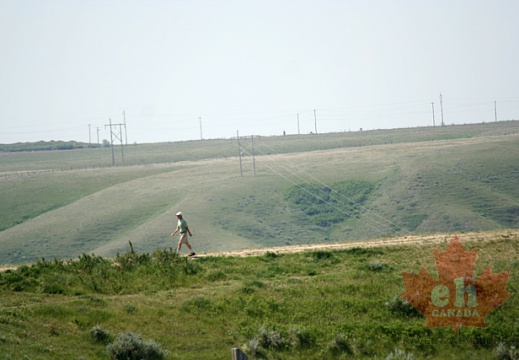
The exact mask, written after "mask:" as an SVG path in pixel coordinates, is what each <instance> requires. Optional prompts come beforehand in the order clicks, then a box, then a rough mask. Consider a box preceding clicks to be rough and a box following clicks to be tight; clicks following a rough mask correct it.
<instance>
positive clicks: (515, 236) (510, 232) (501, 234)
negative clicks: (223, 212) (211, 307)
mask: <svg viewBox="0 0 519 360" xmlns="http://www.w3.org/2000/svg"><path fill="white" fill-rule="evenodd" d="M454 235H456V234H432V235H409V236H402V237H394V238H384V239H375V240H368V241H356V242H344V243H332V244H305V245H291V246H276V247H269V248H258V249H243V250H234V251H223V252H213V253H200V254H197V257H202V256H230V257H243V256H261V255H265V254H266V253H267V252H272V253H276V254H292V253H299V252H303V251H316V250H342V249H351V248H356V247H357V248H368V247H379V246H398V245H401V246H405V245H422V244H437V243H442V242H448V241H450V240H451V239H452V237H453V236H454ZM458 236H459V238H460V240H461V242H462V243H463V242H468V241H471V242H472V241H490V240H495V239H500V238H507V239H509V240H512V241H513V240H519V229H507V230H501V231H486V232H472V233H464V234H458ZM16 268H17V267H16V266H0V272H2V271H6V270H15V269H16Z"/></svg>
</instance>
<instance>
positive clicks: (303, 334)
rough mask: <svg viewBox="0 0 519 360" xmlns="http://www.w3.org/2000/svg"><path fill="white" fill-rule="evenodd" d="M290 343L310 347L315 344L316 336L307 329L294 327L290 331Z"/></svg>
mask: <svg viewBox="0 0 519 360" xmlns="http://www.w3.org/2000/svg"><path fill="white" fill-rule="evenodd" d="M289 337H290V345H292V346H295V347H302V348H308V347H312V346H313V345H315V342H316V340H315V336H313V334H311V333H310V332H309V331H308V330H306V329H301V328H299V327H292V328H291V329H290V331H289Z"/></svg>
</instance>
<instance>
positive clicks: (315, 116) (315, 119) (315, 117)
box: [314, 109, 317, 135]
mask: <svg viewBox="0 0 519 360" xmlns="http://www.w3.org/2000/svg"><path fill="white" fill-rule="evenodd" d="M314 124H315V135H317V115H316V113H315V109H314Z"/></svg>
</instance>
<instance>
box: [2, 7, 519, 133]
mask: <svg viewBox="0 0 519 360" xmlns="http://www.w3.org/2000/svg"><path fill="white" fill-rule="evenodd" d="M518 35H519V1H517V0H488V1H479V0H467V1H463V0H459V1H458V0H434V1H428V0H425V1H422V0H400V1H398V0H396V1H391V0H381V1H377V0H342V1H338V0H336V1H332V0H272V1H271V0H256V1H249V0H236V1H233V0H229V1H227V0H207V1H199V0H163V1H160V0H142V1H132V0H124V1H123V0H121V1H112V0H103V1H101V0H81V1H79V0H78V1H74V0H63V1H54V0H33V1H31V0H0V47H1V49H2V53H1V56H0V124H1V130H0V143H13V142H19V141H37V140H76V141H84V142H88V141H89V124H90V134H91V141H92V142H96V141H97V128H99V136H100V139H101V140H102V139H109V138H110V133H109V130H108V129H107V128H106V127H105V125H106V124H108V122H109V119H110V118H111V120H112V122H113V123H122V122H123V111H124V112H125V114H126V122H127V136H128V142H129V143H133V142H138V143H143V142H158V141H179V140H189V139H200V137H203V138H206V139H207V138H217V137H218V138H222V137H223V138H228V137H233V136H236V131H239V132H240V135H252V134H254V135H281V134H282V133H283V131H285V132H286V133H287V134H297V133H298V132H300V133H302V134H303V133H305V134H306V133H309V132H313V131H315V125H316V124H317V132H318V133H321V132H331V131H349V130H351V131H357V130H359V128H363V129H378V128H395V127H411V126H432V124H433V120H432V112H433V105H432V104H431V103H433V102H434V113H435V119H436V124H440V122H441V109H440V97H439V96H440V93H441V94H442V95H443V114H444V121H445V123H446V124H453V123H456V124H461V123H476V122H483V121H486V122H491V121H494V117H495V112H494V109H495V108H494V101H496V104H497V106H496V108H497V117H498V119H499V120H509V119H519V65H518V64H519V63H518V59H519V39H518ZM314 110H315V113H314ZM297 114H299V122H298V118H297V116H298V115H297ZM314 114H315V115H316V121H315V119H314ZM200 125H201V126H200ZM298 125H299V126H298ZM200 130H202V131H200ZM201 132H202V134H201Z"/></svg>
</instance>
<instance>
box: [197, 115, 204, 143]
mask: <svg viewBox="0 0 519 360" xmlns="http://www.w3.org/2000/svg"><path fill="white" fill-rule="evenodd" d="M198 122H199V123H200V140H204V138H203V137H202V118H201V117H199V118H198Z"/></svg>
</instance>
